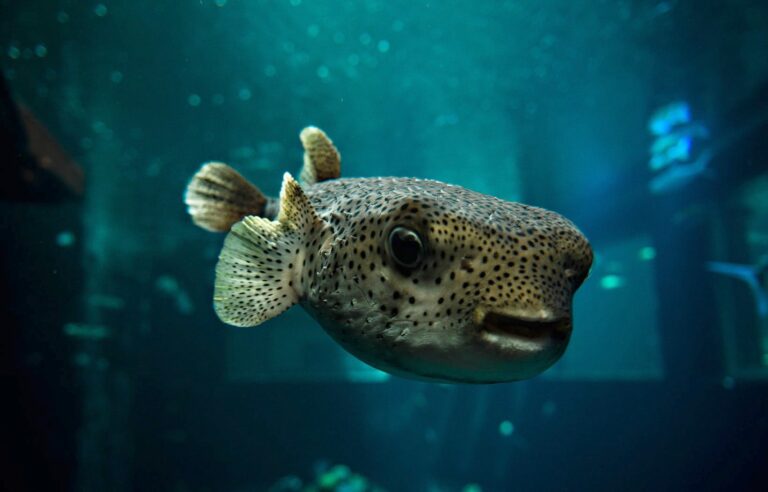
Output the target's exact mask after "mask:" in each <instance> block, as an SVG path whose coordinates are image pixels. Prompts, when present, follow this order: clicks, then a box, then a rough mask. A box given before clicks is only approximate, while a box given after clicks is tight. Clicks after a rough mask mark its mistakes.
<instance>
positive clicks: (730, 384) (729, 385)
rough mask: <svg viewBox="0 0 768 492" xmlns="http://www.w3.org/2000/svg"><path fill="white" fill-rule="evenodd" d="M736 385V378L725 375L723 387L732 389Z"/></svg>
mask: <svg viewBox="0 0 768 492" xmlns="http://www.w3.org/2000/svg"><path fill="white" fill-rule="evenodd" d="M734 386H736V380H734V379H733V378H732V377H731V376H725V377H724V378H723V388H725V389H727V390H732V389H733V387H734Z"/></svg>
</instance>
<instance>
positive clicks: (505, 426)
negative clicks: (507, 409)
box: [499, 420, 515, 437]
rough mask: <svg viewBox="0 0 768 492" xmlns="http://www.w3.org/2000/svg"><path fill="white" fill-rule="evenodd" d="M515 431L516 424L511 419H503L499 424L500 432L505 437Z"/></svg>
mask: <svg viewBox="0 0 768 492" xmlns="http://www.w3.org/2000/svg"><path fill="white" fill-rule="evenodd" d="M514 431H515V426H514V425H512V422H510V421H509V420H503V421H502V422H501V423H500V424H499V434H501V435H502V436H504V437H509V436H511V435H512V433H513V432H514Z"/></svg>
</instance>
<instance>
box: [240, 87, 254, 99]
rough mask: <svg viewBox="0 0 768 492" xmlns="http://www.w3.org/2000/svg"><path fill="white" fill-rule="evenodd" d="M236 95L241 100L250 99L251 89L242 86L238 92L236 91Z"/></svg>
mask: <svg viewBox="0 0 768 492" xmlns="http://www.w3.org/2000/svg"><path fill="white" fill-rule="evenodd" d="M237 97H239V98H240V99H241V100H243V101H248V100H249V99H251V90H250V89H249V88H247V87H243V88H242V89H240V92H238V93H237Z"/></svg>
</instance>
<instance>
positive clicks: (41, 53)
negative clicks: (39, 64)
mask: <svg viewBox="0 0 768 492" xmlns="http://www.w3.org/2000/svg"><path fill="white" fill-rule="evenodd" d="M47 54H48V48H46V46H45V45H44V44H43V43H38V44H36V45H35V55H37V57H38V58H45V55H47Z"/></svg>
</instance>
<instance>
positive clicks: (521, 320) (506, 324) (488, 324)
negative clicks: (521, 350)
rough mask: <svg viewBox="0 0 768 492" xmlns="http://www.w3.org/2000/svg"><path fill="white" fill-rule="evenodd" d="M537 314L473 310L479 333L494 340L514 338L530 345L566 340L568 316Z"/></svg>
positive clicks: (568, 327)
mask: <svg viewBox="0 0 768 492" xmlns="http://www.w3.org/2000/svg"><path fill="white" fill-rule="evenodd" d="M537 314H538V315H536V316H522V315H517V314H512V313H507V312H499V311H491V310H488V309H485V308H482V307H481V308H477V309H476V310H475V313H474V317H475V323H476V324H477V326H479V327H480V328H481V331H483V332H484V334H486V335H488V336H490V337H492V338H494V339H497V338H498V339H505V338H514V339H518V340H522V341H529V342H532V343H535V342H546V341H553V342H557V341H567V340H568V338H569V336H570V334H571V326H572V325H571V318H570V316H555V315H552V314H550V313H537Z"/></svg>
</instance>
